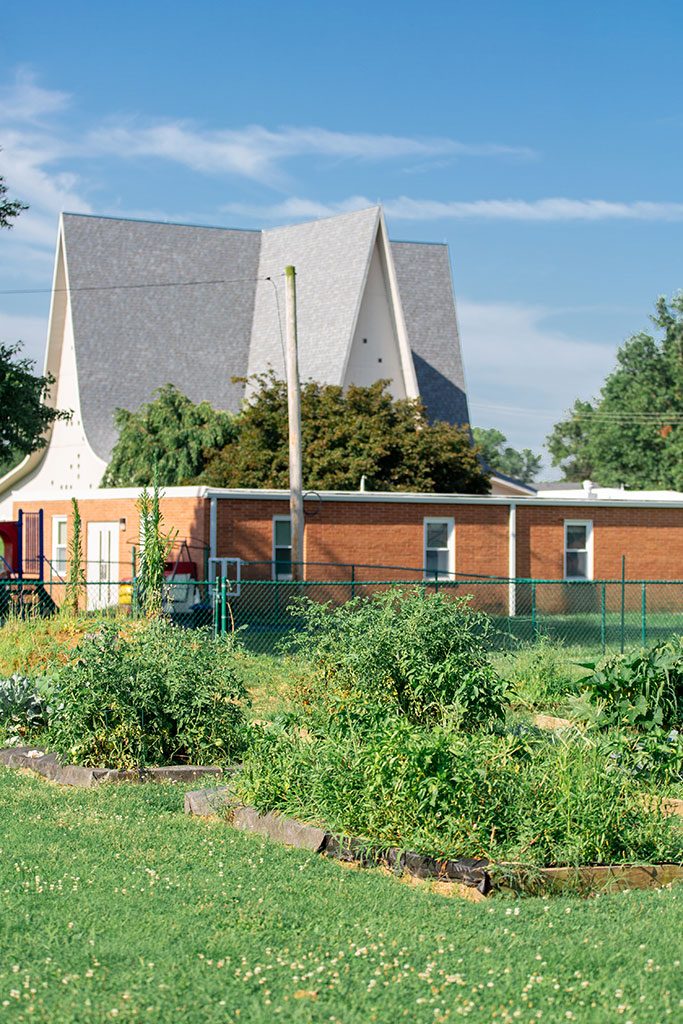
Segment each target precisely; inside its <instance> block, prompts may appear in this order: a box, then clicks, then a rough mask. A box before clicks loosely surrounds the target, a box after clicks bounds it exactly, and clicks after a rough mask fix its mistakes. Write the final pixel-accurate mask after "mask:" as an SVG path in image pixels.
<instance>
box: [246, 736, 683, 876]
mask: <svg viewBox="0 0 683 1024" xmlns="http://www.w3.org/2000/svg"><path fill="white" fill-rule="evenodd" d="M238 786H239V788H240V791H241V795H242V798H243V799H244V800H245V801H247V802H253V803H255V804H256V806H257V807H258V808H259V809H260V810H262V811H266V810H270V809H278V810H280V811H283V812H284V813H289V814H293V815H295V816H297V817H300V818H301V817H303V818H306V819H307V820H309V821H315V822H317V823H319V824H322V825H324V826H325V827H327V828H328V829H330V830H331V831H333V832H337V833H339V834H345V835H353V836H356V837H358V838H361V839H365V840H366V841H367V842H368V844H369V845H370V846H375V847H387V846H398V847H401V848H403V849H414V850H418V851H419V852H423V853H429V854H432V855H434V856H437V857H461V856H487V857H489V858H491V859H494V860H503V861H509V860H515V861H522V862H526V863H536V864H545V865H552V864H580V863H584V864H585V863H597V864H600V863H610V862H616V861H629V860H638V859H642V860H650V859H654V860H667V859H671V860H675V861H679V860H681V859H683V829H682V828H681V823H680V821H678V820H676V821H673V820H668V821H667V820H663V819H661V818H660V817H659V816H658V815H657V814H654V813H651V812H650V811H648V810H647V809H645V808H644V806H643V803H642V794H641V792H640V791H639V790H638V789H637V787H636V786H635V784H634V783H633V781H632V780H631V779H630V778H629V777H628V776H626V775H624V773H622V772H607V771H605V758H604V756H603V753H602V751H601V750H600V749H599V748H598V746H597V745H595V744H593V743H591V742H590V741H588V740H586V739H585V738H584V737H582V736H581V735H580V734H576V735H575V736H574V737H573V738H571V739H565V740H558V739H557V738H553V737H543V738H541V739H538V740H536V741H535V742H533V743H531V742H529V741H525V740H521V739H519V738H513V737H511V736H500V735H495V734H491V733H481V732H480V733H474V734H467V733H463V732H453V731H449V730H446V729H443V728H441V727H436V728H433V729H429V730H428V729H424V728H421V727H418V726H415V725H412V724H411V723H409V722H408V721H407V720H406V719H405V718H402V719H394V720H393V721H392V720H390V719H385V720H384V722H383V723H382V724H381V725H380V726H378V727H377V728H376V729H375V731H374V732H373V733H372V734H369V733H368V734H365V735H364V736H363V738H362V741H360V742H359V741H358V739H357V737H354V736H353V735H351V734H348V735H347V736H345V737H339V736H337V737H332V736H322V737H318V738H316V740H315V741H314V742H312V741H311V740H310V739H307V738H306V737H305V736H302V735H300V734H298V733H297V732H296V731H292V730H287V729H284V730H277V729H276V728H269V729H266V730H264V731H263V732H262V734H261V735H260V737H259V738H257V739H256V740H255V741H254V743H253V745H252V747H251V748H250V750H249V751H248V752H247V754H246V755H245V760H244V767H243V771H242V772H241V774H240V776H239V779H238Z"/></svg>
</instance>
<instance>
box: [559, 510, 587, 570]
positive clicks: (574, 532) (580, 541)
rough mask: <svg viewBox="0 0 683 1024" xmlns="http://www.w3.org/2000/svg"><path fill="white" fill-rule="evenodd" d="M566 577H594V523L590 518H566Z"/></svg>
mask: <svg viewBox="0 0 683 1024" xmlns="http://www.w3.org/2000/svg"><path fill="white" fill-rule="evenodd" d="M564 578H565V579H566V580H591V579H593V523H592V522H590V520H588V521H582V520H573V519H566V520H565V523H564Z"/></svg>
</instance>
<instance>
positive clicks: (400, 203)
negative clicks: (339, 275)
mask: <svg viewBox="0 0 683 1024" xmlns="http://www.w3.org/2000/svg"><path fill="white" fill-rule="evenodd" d="M378 201H379V200H378ZM382 202H383V206H384V212H385V213H386V215H387V217H390V218H391V219H392V220H405V221H411V220H414V221H429V220H489V221H527V222H555V223H557V222H563V221H588V222H596V221H605V220H608V221H613V220H634V221H681V220H683V203H654V202H645V201H640V200H638V201H635V202H611V201H609V200H606V199H567V198H562V197H557V198H554V199H534V200H524V199H476V200H474V201H470V202H467V201H464V202H463V201H459V200H453V201H442V200H437V199H411V198H409V197H408V196H399V197H398V198H396V199H386V200H383V201H382ZM373 205H374V203H373V201H372V200H371V199H369V198H368V197H367V196H350V197H349V198H347V199H342V200H340V201H337V202H331V203H325V202H318V201H316V200H311V199H305V198H303V197H298V196H290V197H289V198H288V199H284V200H283V201H282V202H279V203H272V204H268V205H263V206H258V205H255V204H249V203H229V204H228V205H227V206H225V207H223V209H224V210H225V211H226V212H228V213H234V214H236V215H239V216H248V217H259V218H262V219H263V220H268V221H276V220H277V221H279V220H289V219H297V218H302V217H332V216H334V214H337V213H346V212H347V211H349V210H362V209H365V208H366V207H368V206H373Z"/></svg>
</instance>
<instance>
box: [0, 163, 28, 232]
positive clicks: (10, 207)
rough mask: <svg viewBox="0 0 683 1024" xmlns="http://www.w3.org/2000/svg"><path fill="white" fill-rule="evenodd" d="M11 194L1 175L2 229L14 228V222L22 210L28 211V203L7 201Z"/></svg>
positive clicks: (0, 213) (0, 212) (0, 214)
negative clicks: (7, 196) (8, 194)
mask: <svg viewBox="0 0 683 1024" xmlns="http://www.w3.org/2000/svg"><path fill="white" fill-rule="evenodd" d="M8 192H9V189H8V187H7V185H6V184H5V179H4V176H3V175H1V174H0V228H11V227H13V224H12V221H13V220H14V218H15V217H18V216H19V214H20V213H21V211H22V210H28V206H27V205H26V203H22V202H21V200H19V199H6V198H5V197H6V195H7V193H8Z"/></svg>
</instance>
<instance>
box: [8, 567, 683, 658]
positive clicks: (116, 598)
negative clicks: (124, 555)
mask: <svg viewBox="0 0 683 1024" xmlns="http://www.w3.org/2000/svg"><path fill="white" fill-rule="evenodd" d="M410 587H418V588H419V589H420V590H421V591H422V592H424V593H441V594H443V595H445V596H446V597H447V598H448V597H468V598H469V600H470V602H471V605H472V607H473V608H475V609H477V610H480V611H485V612H487V613H488V614H489V615H490V616H491V617H492V619H493V622H494V625H495V627H496V637H497V643H498V645H499V646H500V647H509V646H514V645H515V644H517V643H519V642H533V641H534V640H538V639H539V638H541V637H548V638H550V639H552V640H556V641H559V642H561V643H564V644H566V645H568V646H581V647H586V648H590V649H592V650H594V651H596V652H599V651H602V652H605V651H614V650H623V649H625V648H628V647H633V646H646V645H648V644H652V643H655V642H657V641H659V640H663V639H666V638H668V637H671V636H673V635H676V634H678V633H682V632H683V580H594V581H589V582H586V581H573V580H572V581H569V580H536V579H515V580H508V579H502V578H500V579H464V578H462V579H457V580H447V581H440V580H439V581H434V580H425V579H423V578H418V577H417V576H416V577H415V578H413V579H402V580H400V581H397V580H396V579H392V580H386V579H384V580H371V579H358V578H357V576H356V575H354V578H352V579H347V580H342V581H340V580H305V581H303V582H291V581H287V580H270V579H246V580H244V579H242V580H241V581H240V582H239V584H237V583H236V582H231V581H230V580H227V579H225V578H224V579H217V580H215V581H213V582H209V581H200V582H196V581H194V580H189V581H188V580H169V581H167V582H166V583H165V585H164V610H165V611H166V613H167V614H168V615H170V616H171V617H172V618H173V619H174V620H175V621H176V622H178V624H179V625H182V626H184V627H187V628H191V629H192V628H197V627H200V626H211V627H212V628H213V630H214V631H215V632H216V633H217V634H225V633H229V632H232V631H234V630H241V631H243V632H242V636H243V639H244V642H245V644H246V646H247V647H248V648H249V649H251V650H253V651H259V652H267V653H276V652H277V651H278V650H279V649H280V646H281V642H282V641H283V640H286V638H287V636H288V635H289V634H291V633H292V632H294V631H296V630H297V629H298V628H299V627H300V624H301V619H300V613H299V612H298V611H297V607H298V599H300V598H307V599H309V600H311V601H316V602H320V603H330V604H331V605H333V606H338V605H342V604H344V603H345V602H347V601H349V600H350V599H352V598H363V597H368V596H370V595H371V594H374V593H378V592H380V591H386V590H387V589H395V590H405V589H407V588H410ZM73 597H74V595H73V591H70V590H69V587H68V584H66V583H64V581H62V580H58V581H55V580H54V579H52V580H49V579H48V580H28V579H26V580H16V579H0V623H2V622H4V621H6V620H7V619H8V618H35V617H44V616H50V615H53V614H55V613H56V612H57V611H58V610H59V609H60V607H62V606H63V605H65V604H67V605H73ZM511 604H512V605H513V607H514V611H515V614H514V615H511V614H510V613H509V612H510V606H511ZM79 608H80V610H81V611H84V612H87V613H89V614H92V615H119V616H128V617H138V616H140V615H141V614H142V609H141V595H140V594H139V592H138V588H137V584H136V582H135V581H133V582H132V583H131V582H125V581H124V582H113V581H107V582H102V581H98V582H90V583H86V584H85V585H84V586H83V587H82V588H81V590H80V591H79Z"/></svg>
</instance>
